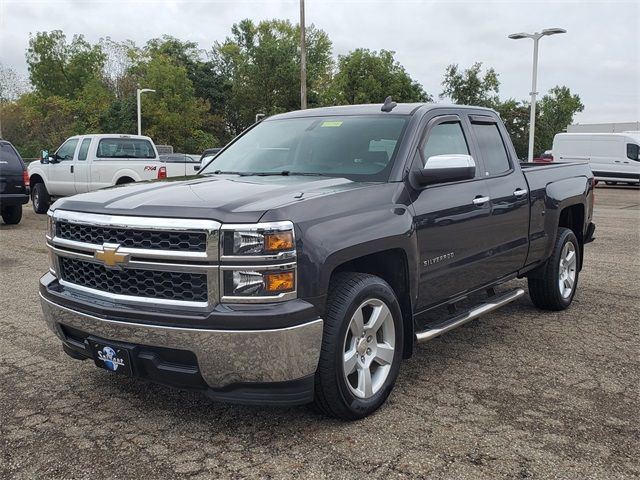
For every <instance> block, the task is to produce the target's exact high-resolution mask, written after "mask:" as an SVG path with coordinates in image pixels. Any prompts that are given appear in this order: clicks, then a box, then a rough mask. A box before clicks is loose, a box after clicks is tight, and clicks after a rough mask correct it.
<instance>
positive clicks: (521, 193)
mask: <svg viewBox="0 0 640 480" xmlns="http://www.w3.org/2000/svg"><path fill="white" fill-rule="evenodd" d="M527 193H529V191H528V190H527V189H526V188H516V190H515V191H514V192H513V195H514V196H515V197H516V198H522V197H524V196H525V195H526V194H527Z"/></svg>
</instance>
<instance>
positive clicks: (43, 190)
mask: <svg viewBox="0 0 640 480" xmlns="http://www.w3.org/2000/svg"><path fill="white" fill-rule="evenodd" d="M31 203H32V204H33V211H34V212H36V213H40V214H42V213H47V210H49V205H50V204H51V197H50V196H49V192H47V187H45V185H44V183H36V184H35V185H34V186H33V191H32V192H31Z"/></svg>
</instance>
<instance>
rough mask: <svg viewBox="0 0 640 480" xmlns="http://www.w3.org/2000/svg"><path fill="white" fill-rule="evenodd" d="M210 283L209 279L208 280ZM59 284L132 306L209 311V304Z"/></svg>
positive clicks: (61, 282) (61, 281) (63, 281)
mask: <svg viewBox="0 0 640 480" xmlns="http://www.w3.org/2000/svg"><path fill="white" fill-rule="evenodd" d="M207 282H209V279H207ZM58 283H60V285H62V286H63V287H65V288H67V289H69V290H77V291H79V292H83V293H88V294H91V295H94V296H96V297H100V298H104V299H106V300H115V301H118V302H120V303H123V304H130V305H145V306H150V305H162V306H167V307H181V308H191V309H194V310H208V309H209V303H208V302H191V301H187V300H169V299H166V298H151V297H134V296H131V295H120V294H117V293H110V292H105V291H104V290H95V289H93V288H90V287H85V286H83V285H77V284H75V283H70V282H67V281H66V280H62V279H60V280H58Z"/></svg>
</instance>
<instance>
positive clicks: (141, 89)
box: [136, 88, 155, 135]
mask: <svg viewBox="0 0 640 480" xmlns="http://www.w3.org/2000/svg"><path fill="white" fill-rule="evenodd" d="M145 92H155V90H151V89H150V88H138V90H136V96H137V100H138V135H142V108H141V97H142V94H143V93H145Z"/></svg>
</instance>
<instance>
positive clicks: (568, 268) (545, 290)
mask: <svg viewBox="0 0 640 480" xmlns="http://www.w3.org/2000/svg"><path fill="white" fill-rule="evenodd" d="M579 265H580V246H579V244H578V239H577V238H576V236H575V234H574V233H573V231H572V230H570V229H568V228H562V227H560V228H558V234H557V236H556V243H555V245H554V247H553V252H552V253H551V257H549V259H547V261H546V262H545V264H544V265H542V266H540V267H538V269H536V271H535V272H533V273H532V274H531V276H530V277H529V296H530V297H531V301H532V302H533V304H534V305H535V306H536V307H538V308H542V309H544V310H564V309H565V308H567V307H568V306H569V305H571V302H572V301H573V297H574V295H575V294H576V290H577V288H578V274H579Z"/></svg>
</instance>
